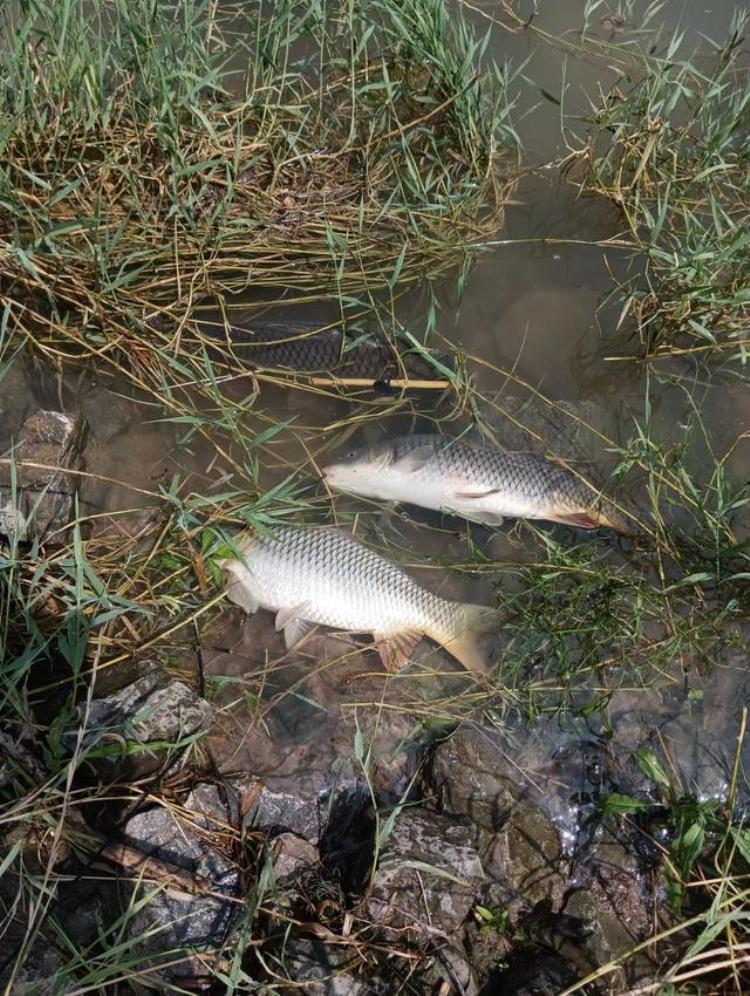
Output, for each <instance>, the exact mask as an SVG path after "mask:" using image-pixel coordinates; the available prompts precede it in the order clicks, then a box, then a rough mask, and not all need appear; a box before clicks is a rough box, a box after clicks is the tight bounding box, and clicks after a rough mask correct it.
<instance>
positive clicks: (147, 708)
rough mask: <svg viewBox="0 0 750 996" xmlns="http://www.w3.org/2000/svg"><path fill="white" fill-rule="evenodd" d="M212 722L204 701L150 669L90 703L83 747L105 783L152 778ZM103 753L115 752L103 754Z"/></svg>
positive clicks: (158, 670)
mask: <svg viewBox="0 0 750 996" xmlns="http://www.w3.org/2000/svg"><path fill="white" fill-rule="evenodd" d="M211 717H212V709H211V706H210V705H209V704H208V702H206V701H205V699H201V698H199V697H198V696H197V695H196V694H195V693H194V692H193V691H192V690H191V689H190V688H188V686H187V685H185V684H183V682H181V681H175V680H173V679H168V678H167V676H166V675H165V674H164V672H163V671H162V670H161V669H160V668H159V667H158V665H157V666H156V667H154V666H152V667H151V669H150V670H149V671H147V673H146V674H144V675H143V676H142V677H141V678H138V679H137V680H136V681H134V682H133V683H132V684H130V685H126V686H125V688H121V689H120V690H119V691H117V692H114V693H113V694H111V695H107V696H106V697H105V698H101V699H94V701H93V702H92V703H91V707H90V711H89V716H88V722H87V725H86V733H85V735H84V739H83V745H84V748H87V749H88V750H89V751H90V752H93V754H92V753H89V756H88V757H87V760H88V761H89V762H90V763H91V764H93V765H94V767H95V768H96V770H97V771H98V773H99V774H100V775H102V777H105V778H116V777H120V778H122V777H131V778H132V777H140V776H142V775H146V774H149V773H151V772H153V771H156V770H157V769H158V768H159V767H161V765H162V764H163V763H164V760H165V759H166V757H167V756H168V754H169V751H170V750H173V749H175V748H176V747H178V746H179V745H180V744H181V743H184V742H185V741H186V740H187V739H188V738H190V737H194V736H195V735H197V734H201V733H205V732H207V731H208V728H209V726H210V723H211ZM69 739H70V738H69ZM150 743H154V744H169V745H170V746H169V747H165V746H159V747H150V746H149V744H150ZM103 748H114V749H112V750H111V752H110V751H107V752H106V753H105V752H104V751H103ZM126 750H127V754H125V751H126ZM97 752H101V753H98V754H97Z"/></svg>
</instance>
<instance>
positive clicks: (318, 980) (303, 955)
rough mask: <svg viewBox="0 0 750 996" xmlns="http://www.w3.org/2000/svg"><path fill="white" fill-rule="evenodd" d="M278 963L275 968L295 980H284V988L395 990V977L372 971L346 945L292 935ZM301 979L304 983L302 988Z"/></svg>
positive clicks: (343, 994)
mask: <svg viewBox="0 0 750 996" xmlns="http://www.w3.org/2000/svg"><path fill="white" fill-rule="evenodd" d="M278 963H279V964H278V967H276V966H274V970H275V972H276V973H277V974H278V975H280V976H281V977H282V978H283V977H284V976H285V977H286V978H287V979H288V980H289V982H290V983H292V984H293V985H290V986H288V987H287V986H284V985H283V983H282V984H281V991H282V992H287V993H299V992H304V993H305V996H391V994H392V993H394V991H395V990H394V985H393V980H392V979H388V980H387V979H386V978H384V977H381V976H379V975H377V974H374V973H373V972H372V971H369V970H368V969H367V968H366V966H363V965H362V962H361V959H360V958H358V957H357V955H356V954H355V953H354V952H353V951H351V950H350V949H348V948H346V947H345V946H343V945H337V944H325V943H324V942H323V941H319V940H313V939H308V938H305V937H292V938H290V939H289V940H288V941H287V942H286V943H285V945H284V948H283V951H282V953H281V954H280V955H279V956H278ZM300 983H304V988H303V989H302V990H301V989H300Z"/></svg>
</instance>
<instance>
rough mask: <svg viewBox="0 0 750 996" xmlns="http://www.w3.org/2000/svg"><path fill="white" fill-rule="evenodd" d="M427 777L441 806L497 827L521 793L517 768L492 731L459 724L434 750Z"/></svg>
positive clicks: (487, 828)
mask: <svg viewBox="0 0 750 996" xmlns="http://www.w3.org/2000/svg"><path fill="white" fill-rule="evenodd" d="M428 781H429V784H430V787H431V789H432V790H433V791H434V793H435V794H436V796H437V799H438V801H439V803H440V806H441V809H442V810H443V811H444V812H446V813H453V814H455V815H457V816H468V817H469V819H470V820H471V821H472V822H473V823H476V824H477V826H481V827H484V828H485V829H486V830H497V829H499V828H500V827H501V826H502V825H503V823H504V822H505V821H506V820H507V819H508V817H509V815H510V813H511V811H512V809H513V807H514V806H515V804H516V803H517V801H518V800H519V799H520V798H521V797H522V795H523V783H522V779H521V778H520V776H519V773H518V770H517V769H516V768H515V767H511V765H510V764H509V763H508V762H507V760H505V758H504V757H503V754H502V751H501V748H500V747H499V746H498V744H497V743H496V740H495V738H494V737H493V735H492V734H491V733H490V732H488V731H486V730H482V729H480V728H478V727H472V726H467V727H462V728H461V729H459V730H457V731H456V732H455V733H454V734H453V735H452V736H451V737H450V738H449V739H448V740H444V741H443V742H442V743H440V744H438V746H437V747H436V748H435V749H434V750H433V752H432V757H431V760H430V767H429V773H428Z"/></svg>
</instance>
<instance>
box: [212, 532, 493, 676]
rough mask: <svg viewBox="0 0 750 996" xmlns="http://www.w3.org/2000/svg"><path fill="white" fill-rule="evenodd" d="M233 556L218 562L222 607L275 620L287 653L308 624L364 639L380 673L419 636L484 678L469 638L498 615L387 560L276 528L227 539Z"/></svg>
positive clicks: (346, 540) (348, 542) (347, 542)
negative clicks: (372, 647)
mask: <svg viewBox="0 0 750 996" xmlns="http://www.w3.org/2000/svg"><path fill="white" fill-rule="evenodd" d="M234 542H235V546H236V547H237V549H238V550H239V551H240V553H241V556H240V557H239V558H237V559H229V560H224V561H223V562H222V565H221V566H222V567H223V568H224V570H225V571H227V573H228V574H229V575H230V577H231V579H232V580H231V583H230V586H229V589H228V591H227V596H228V598H229V599H230V601H232V602H235V603H236V604H237V605H240V606H241V607H242V608H243V609H244V610H245V611H246V612H248V613H252V612H256V611H257V610H258V609H259V608H265V609H271V611H273V612H275V613H276V629H277V630H283V631H284V639H285V641H286V645H287V647H291V646H294V645H295V644H296V643H298V642H299V640H300V639H301V638H302V636H304V634H305V632H306V631H307V630H308V628H309V627H310V625H311V624H320V625H323V626H330V627H332V628H334V629H338V630H345V631H347V632H352V633H372V634H373V637H374V639H375V642H376V644H377V647H378V650H379V652H380V656H381V659H382V661H383V663H384V665H385V666H386V667H387V668H388V669H392V668H393V667H398V666H401V665H402V664H403V663H405V662H406V660H407V659H408V657H409V654H410V653H411V651H412V650H413V649H414V647H415V646H416V644H417V643H418V642H419V640H420V639H421V638H422V637H423V636H427V637H429V638H430V639H431V640H434V641H435V642H436V643H439V644H440V645H441V646H443V647H445V649H446V650H447V651H448V653H450V654H451V655H452V656H453V657H455V658H456V660H458V661H460V662H461V664H463V665H464V667H465V668H467V669H469V670H474V671H486V670H487V668H486V665H485V662H484V660H483V658H482V655H481V653H480V651H479V648H478V646H477V636H478V635H479V634H481V633H486V632H494V631H496V630H498V629H499V628H500V624H499V613H498V611H497V610H495V609H491V608H488V607H487V606H483V605H471V604H468V603H463V602H453V601H449V600H448V599H445V598H440V597H439V596H437V595H435V594H433V593H432V592H431V591H428V590H427V589H426V588H423V587H422V586H421V585H419V584H417V582H416V581H415V580H414V579H413V578H411V577H410V576H409V575H408V574H406V573H404V571H402V570H401V569H400V568H399V567H397V566H396V565H395V564H394V563H392V562H391V561H390V560H387V559H386V558H385V557H382V556H380V554H378V553H376V552H375V551H374V550H371V549H370V548H369V547H367V546H364V545H363V544H362V543H359V542H358V541H357V540H355V539H353V538H352V537H351V536H349V535H348V534H346V533H343V532H340V531H339V530H338V529H334V528H332V527H330V526H327V527H316V526H282V527H280V528H278V529H275V530H274V531H273V534H271V535H268V536H262V535H260V534H259V533H257V532H251V531H247V532H244V533H241V534H240V535H239V536H237V537H235V540H234Z"/></svg>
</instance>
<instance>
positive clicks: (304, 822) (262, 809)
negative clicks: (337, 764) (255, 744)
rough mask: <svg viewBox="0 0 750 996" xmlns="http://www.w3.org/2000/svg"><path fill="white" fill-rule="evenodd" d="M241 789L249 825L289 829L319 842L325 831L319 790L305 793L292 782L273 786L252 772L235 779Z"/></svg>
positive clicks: (263, 828) (241, 799)
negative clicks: (254, 775) (286, 786)
mask: <svg viewBox="0 0 750 996" xmlns="http://www.w3.org/2000/svg"><path fill="white" fill-rule="evenodd" d="M233 784H234V787H235V789H236V790H237V791H238V793H239V798H240V808H241V811H242V814H243V821H244V823H245V825H246V826H248V827H254V828H257V829H259V830H273V831H277V832H279V831H281V832H284V831H289V832H291V833H293V834H297V835H299V836H301V837H305V838H306V839H307V840H309V841H312V842H313V843H317V841H318V840H319V839H320V835H321V831H322V815H321V802H322V798H321V795H320V794H319V793H313V794H305V793H304V792H303V791H302V790H301V789H300V791H298V790H297V787H296V786H295V785H291V786H290V788H289V789H288V790H286V789H284V788H283V787H281V784H280V783H277V785H279V787H277V788H270V787H269V785H268V784H267V781H266V779H262V778H254V777H252V776H248V777H246V778H244V779H236V780H234V782H233Z"/></svg>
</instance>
